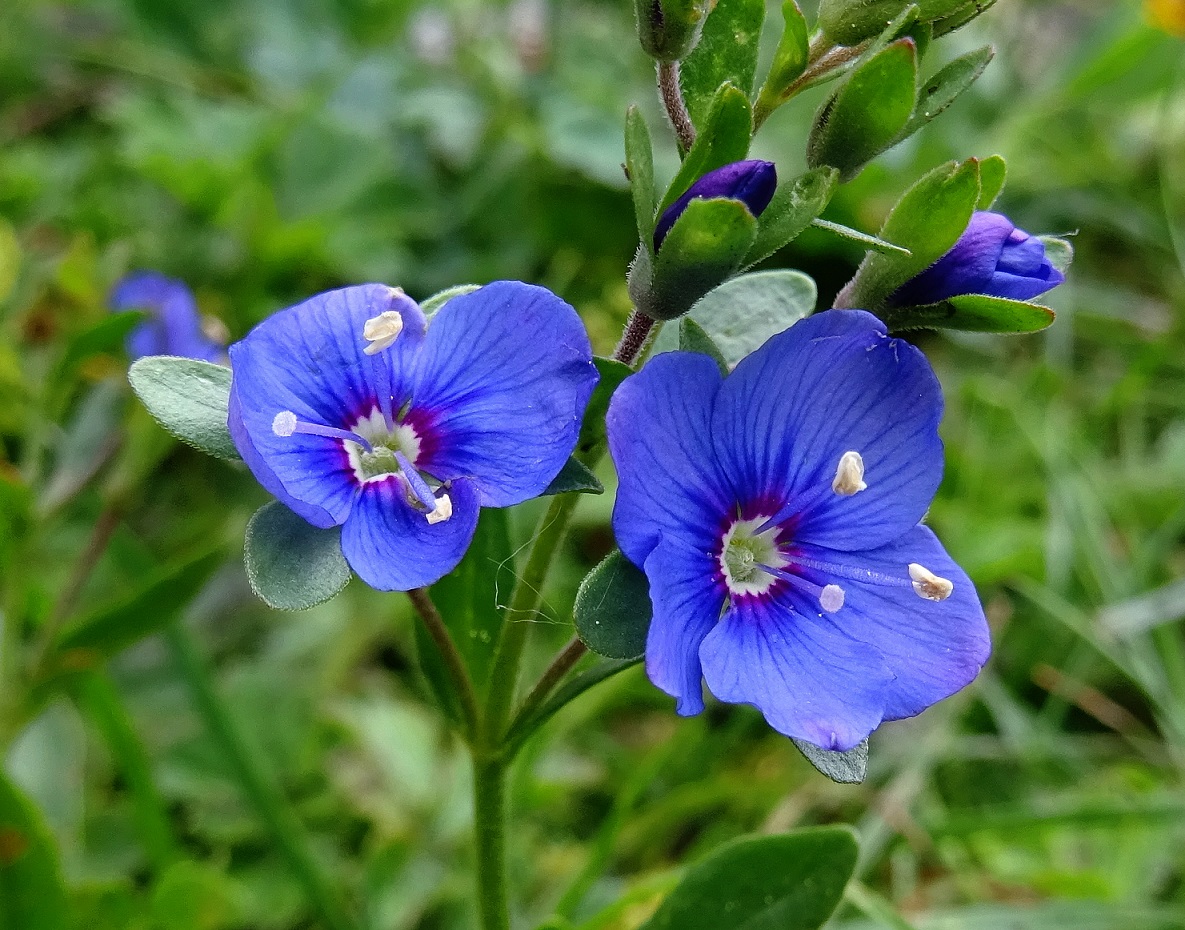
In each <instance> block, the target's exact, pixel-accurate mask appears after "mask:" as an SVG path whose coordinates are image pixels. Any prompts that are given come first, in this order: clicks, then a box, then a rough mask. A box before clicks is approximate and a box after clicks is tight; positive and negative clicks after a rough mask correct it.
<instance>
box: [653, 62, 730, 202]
mask: <svg viewBox="0 0 1185 930" xmlns="http://www.w3.org/2000/svg"><path fill="white" fill-rule="evenodd" d="M752 135H753V111H752V108H751V107H750V106H749V98H748V97H746V96H745V95H744V94H743V93H741V91H739V90H737V88H736V86H735V85H733V84H724V85H722V86H721V87H720V89H719V90H718V91H717V92H716V96H715V97H713V98H712V107H711V109H710V110H709V111H708V115H707V117H706V118H705V120H704V125H703V128H702V129H700V131H699V134H698V135H697V136H696V137H695V144H694V145H693V146H692V147H691V150H690V151H689V152H688V153H687V156H686V157H685V158H684V159H683V164H681V165H680V166H679V171H678V172H677V173H676V174H675V177H674V179H673V180H672V181H671V186H670V187H669V188H667V192H666V194H665V195H663V198H662V203H660V204H659V206H658V211H659V213H661V212H662V211H663V210H665V209H666V208H667V207H669V206H670V205H671V204H673V203H674V202H675V201H676V200H678V199H679V197H680V196H682V195H683V194H684V193H686V191H687V188H689V187H691V185H692V184H693V183H694V182H695V181H696V180H697V179H698V178H701V177H703V176H704V175H705V174H707V173H708V172H709V171H714V170H715V169H717V168H720V167H723V166H724V165H727V164H730V163H732V162H734V161H741V160H742V159H743V158H744V157H745V156H746V155H747V154H749V140H750V138H751V137H752Z"/></svg>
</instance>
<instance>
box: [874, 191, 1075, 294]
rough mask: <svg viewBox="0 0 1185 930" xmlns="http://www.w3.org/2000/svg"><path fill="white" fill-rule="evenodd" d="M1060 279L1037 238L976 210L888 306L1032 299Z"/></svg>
mask: <svg viewBox="0 0 1185 930" xmlns="http://www.w3.org/2000/svg"><path fill="white" fill-rule="evenodd" d="M1065 280H1066V276H1065V275H1064V274H1062V273H1061V272H1060V271H1058V270H1057V269H1056V268H1054V267H1053V263H1052V262H1050V260H1049V259H1048V258H1047V257H1046V255H1045V245H1044V244H1043V243H1042V242H1041V240H1040V239H1038V238H1037V237H1036V236H1030V235H1029V234H1028V233H1027V232H1025V231H1024V230H1023V229H1017V228H1016V227H1015V226H1013V225H1012V221H1011V220H1009V219H1008V217H1006V216H1003V215H1002V214H999V213H989V212H987V211H978V212H976V213H974V214H972V216H971V222H970V223H968V224H967V229H966V231H965V232H964V233H963V235H962V236H960V237H959V241H958V242H956V243H955V244H954V246H953V247H952V248H951V250H950V251H949V252H947V253H946V254H945V255H943V256H942V258H940V259H938V261H936V262H935V263H934V264H933V265H931V266H930V267H929V268H927V269H926V270H925V271H923V272H922V273H921V274H919V275H917V276H916V277H914V278H911V279H910V280H909V281H907V282H905V284H903V285H902V286H901V287H899V288H898V289H897V291H896V292H895V293H894V294H893V295H892V297H891V298H890V299H889V303H890V304H892V305H893V306H897V307H908V306H923V305H925V304H934V303H938V302H939V301H942V300H946V299H947V298H949V297H957V296H959V295H961V294H986V295H988V296H989V297H1006V298H1008V299H1009V300H1032V299H1033V298H1034V297H1038V296H1040V295H1041V294H1044V293H1045V292H1046V291H1048V290H1052V289H1053V288H1055V287H1057V286H1058V285H1059V284H1061V283H1062V282H1063V281H1065Z"/></svg>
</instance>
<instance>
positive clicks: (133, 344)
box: [110, 271, 226, 362]
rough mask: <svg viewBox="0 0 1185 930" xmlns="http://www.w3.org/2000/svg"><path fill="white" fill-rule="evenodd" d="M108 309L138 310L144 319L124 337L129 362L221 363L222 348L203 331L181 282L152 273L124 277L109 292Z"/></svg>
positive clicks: (194, 305) (195, 307)
mask: <svg viewBox="0 0 1185 930" xmlns="http://www.w3.org/2000/svg"><path fill="white" fill-rule="evenodd" d="M110 304H111V309H112V310H114V311H116V312H117V313H118V312H124V311H129V310H141V311H143V312H144V313H145V314H146V316H145V319H144V321H143V322H142V323H140V324H138V325H137V326H136V327H135V328H134V329H133V330H132V331H131V332H130V333H129V334H128V337H127V350H128V354H129V355H130V356H131V357H132V359H133V360H135V359H138V358H143V357H144V356H146V355H177V356H180V357H182V358H195V359H198V360H199V361H203V362H218V361H221V360H222V359H223V358H224V357H225V354H226V350H225V349H224V348H223V346H222V345H221V344H220V343H219V342H218V341H216V340H215V339H213V338H211V337H210V335H208V334H207V333H206V332H205V331H204V329H203V322H202V316H201V314H200V313H199V312H198V307H197V301H195V300H194V299H193V294H192V293H191V292H190V290H189V288H188V287H186V286H185V284H184V283H183V282H181V281H178V280H176V279H174V278H168V277H165V276H164V275H163V274H160V273H158V272H155V271H138V272H134V273H132V274H129V275H126V276H125V277H123V278H122V279H120V281H119V282H118V283H117V284H116V285H115V287H114V289H113V290H112V291H111V300H110Z"/></svg>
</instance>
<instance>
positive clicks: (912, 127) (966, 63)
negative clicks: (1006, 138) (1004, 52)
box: [901, 45, 996, 139]
mask: <svg viewBox="0 0 1185 930" xmlns="http://www.w3.org/2000/svg"><path fill="white" fill-rule="evenodd" d="M995 57H996V50H995V49H994V48H992V47H991V46H990V45H985V46H984V47H983V48H977V49H976V50H975V51H973V52H968V53H967V54H966V55H961V56H959V57H958V58H956V59H955V60H954V61H952V62H951V63H950V64H948V65H947V66H946V67H944V68H942V69H941V70H940V71H938V73H936V74H935V75H934V76H933V77H932V78H930V80H928V81H926V82H925V83H924V84H923V85H922V87H921V89H920V90H919V91H918V101H917V106H915V107H914V111H913V116H911V117H910V118H909V122H908V123H906V124H905V130H904V132H902V133H901V138H902V139H904V138H906V137H907V136H911V135H913V134H914V133H915V132H917V131H918V130H919V129H921V128H922V127H923V126H925V125H926V123H928V122H930V120H932V119H934V117H936V116H937V115H938V114H939V113H941V112H942V111H943V110H945V109H946V108H947V107H949V106H950V105H951V104H952V103H954V102H955V99H956V98H957V97H958V96H959V94H961V93H962V92H963V91H965V90H966V89H967V88H968V87H970V86H971V85H972V84H974V83H975V82H976V81H977V80H978V79H979V76H980V75H981V74H983V72H984V69H985V68H986V67H987V66H988V63H989V62H991V60H992V59H993V58H995Z"/></svg>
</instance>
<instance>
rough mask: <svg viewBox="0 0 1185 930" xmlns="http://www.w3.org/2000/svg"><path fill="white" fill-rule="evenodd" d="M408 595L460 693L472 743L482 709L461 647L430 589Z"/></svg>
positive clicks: (419, 590) (450, 678)
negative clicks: (462, 656) (456, 641)
mask: <svg viewBox="0 0 1185 930" xmlns="http://www.w3.org/2000/svg"><path fill="white" fill-rule="evenodd" d="M407 596H408V597H409V598H410V599H411V603H412V606H413V607H415V609H416V613H418V614H419V615H420V619H421V620H423V621H424V626H425V627H426V628H427V630H428V635H429V636H431V637H432V642H433V643H435V644H436V649H437V650H438V651H439V653H440V657H441V658H442V659H444V665H445V669H446V670H447V671H448V677H449V682H450V683H451V684H452V686H453V688H454V689H455V690H456V692H457V697H458V698H459V699H460V701H461V715H462V717H464V722H465V738H466V739H467V740H472V739H473V737H474V734H476V733H477V730H478V725H479V721H480V719H481V709H480V708H479V707H478V704H477V692H476V691H475V690H474V688H473V681H472V679H470V677H469V672H468V670H467V669H466V668H465V661H464V660H463V659H462V658H461V654H460V652H458V651H457V644H456V643H455V642H453V638H452V636H451V635H450V634H449V631H448V627H447V626H445V624H444V620H443V618H441V616H440V611H439V610H437V609H436V605H435V604H434V603H433V602H432V597H431V595H429V593H428V589H427V588H413V589H412V590H411V591H408V592H407Z"/></svg>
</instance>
